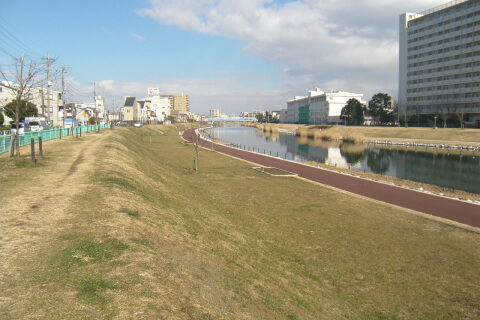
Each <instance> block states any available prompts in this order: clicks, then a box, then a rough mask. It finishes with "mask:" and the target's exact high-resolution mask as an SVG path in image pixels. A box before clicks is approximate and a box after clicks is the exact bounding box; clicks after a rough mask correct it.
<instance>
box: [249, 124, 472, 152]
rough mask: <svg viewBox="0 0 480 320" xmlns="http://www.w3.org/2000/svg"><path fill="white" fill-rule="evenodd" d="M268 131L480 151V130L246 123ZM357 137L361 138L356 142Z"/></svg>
mask: <svg viewBox="0 0 480 320" xmlns="http://www.w3.org/2000/svg"><path fill="white" fill-rule="evenodd" d="M246 125H247V126H250V127H256V128H258V129H260V130H263V131H267V132H279V130H286V131H289V132H297V131H298V135H300V136H311V137H315V136H316V135H317V136H321V135H320V134H319V132H320V131H325V132H328V135H329V136H330V137H332V138H331V140H339V139H340V137H343V136H349V137H350V136H351V137H352V140H356V141H358V142H366V141H377V142H378V141H386V142H400V143H412V144H415V143H416V144H419V143H420V144H432V145H445V146H466V147H469V146H470V147H477V148H480V129H456V128H437V129H433V128H416V127H409V128H404V127H371V126H319V125H296V124H281V123H280V124H270V123H268V124H253V123H251V124H246ZM354 137H357V138H356V139H354Z"/></svg>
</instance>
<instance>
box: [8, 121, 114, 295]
mask: <svg viewBox="0 0 480 320" xmlns="http://www.w3.org/2000/svg"><path fill="white" fill-rule="evenodd" d="M109 134H110V132H109V131H103V132H102V133H101V134H94V133H92V134H88V135H84V137H82V138H81V139H79V140H75V138H67V139H63V140H55V141H49V142H48V143H46V144H45V146H44V149H45V150H46V158H45V159H40V160H39V163H40V164H41V163H42V162H43V163H46V162H48V165H45V166H42V165H40V166H38V167H35V168H29V170H28V173H29V176H28V177H25V176H20V175H19V172H25V170H23V169H22V170H15V169H14V168H13V170H12V169H11V170H9V169H8V168H5V167H3V168H1V170H2V171H3V172H2V175H1V176H0V183H1V187H0V199H1V208H0V270H1V272H0V286H1V287H3V285H4V283H5V279H7V278H10V279H12V278H15V277H17V276H18V275H20V274H21V272H18V271H20V270H18V269H16V268H19V267H18V266H19V264H18V263H17V262H18V260H19V259H21V260H22V261H23V263H22V264H21V265H28V261H30V260H33V259H35V256H36V254H35V253H37V252H39V251H41V249H42V248H43V247H44V246H48V241H49V239H52V237H55V236H56V235H55V230H58V228H59V224H60V223H61V222H62V221H63V220H65V219H67V218H68V217H69V215H70V214H71V213H70V212H69V206H70V205H71V202H72V199H74V198H75V197H76V196H77V195H78V194H81V193H82V192H84V191H85V189H86V188H88V181H89V179H90V177H91V176H92V175H93V170H94V161H95V158H96V152H97V150H98V148H99V146H100V145H101V143H102V141H103V140H104V139H105V138H106V137H107V136H108V135H109ZM22 151H23V152H24V154H25V153H27V151H26V149H24V150H22ZM2 157H7V155H2ZM2 160H5V159H2ZM5 163H7V162H2V164H5ZM5 296H8V295H1V296H0V301H3V300H4V299H6V298H5Z"/></svg>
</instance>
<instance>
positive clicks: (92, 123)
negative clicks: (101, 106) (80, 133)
mask: <svg viewBox="0 0 480 320" xmlns="http://www.w3.org/2000/svg"><path fill="white" fill-rule="evenodd" d="M95 120H96V119H95V116H92V117H90V118H88V124H89V125H91V126H92V125H94V124H95Z"/></svg>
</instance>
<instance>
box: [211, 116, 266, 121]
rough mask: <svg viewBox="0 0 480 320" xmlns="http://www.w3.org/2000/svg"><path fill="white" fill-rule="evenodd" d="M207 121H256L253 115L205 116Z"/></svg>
mask: <svg viewBox="0 0 480 320" xmlns="http://www.w3.org/2000/svg"><path fill="white" fill-rule="evenodd" d="M205 120H206V121H209V122H257V121H258V120H257V118H255V117H245V118H242V117H222V118H207V119H205Z"/></svg>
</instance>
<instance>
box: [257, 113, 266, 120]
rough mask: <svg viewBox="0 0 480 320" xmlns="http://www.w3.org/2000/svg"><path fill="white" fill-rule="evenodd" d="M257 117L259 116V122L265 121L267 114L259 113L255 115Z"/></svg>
mask: <svg viewBox="0 0 480 320" xmlns="http://www.w3.org/2000/svg"><path fill="white" fill-rule="evenodd" d="M255 118H257V121H258V122H264V121H265V116H264V115H263V113H257V114H256V115H255Z"/></svg>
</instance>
